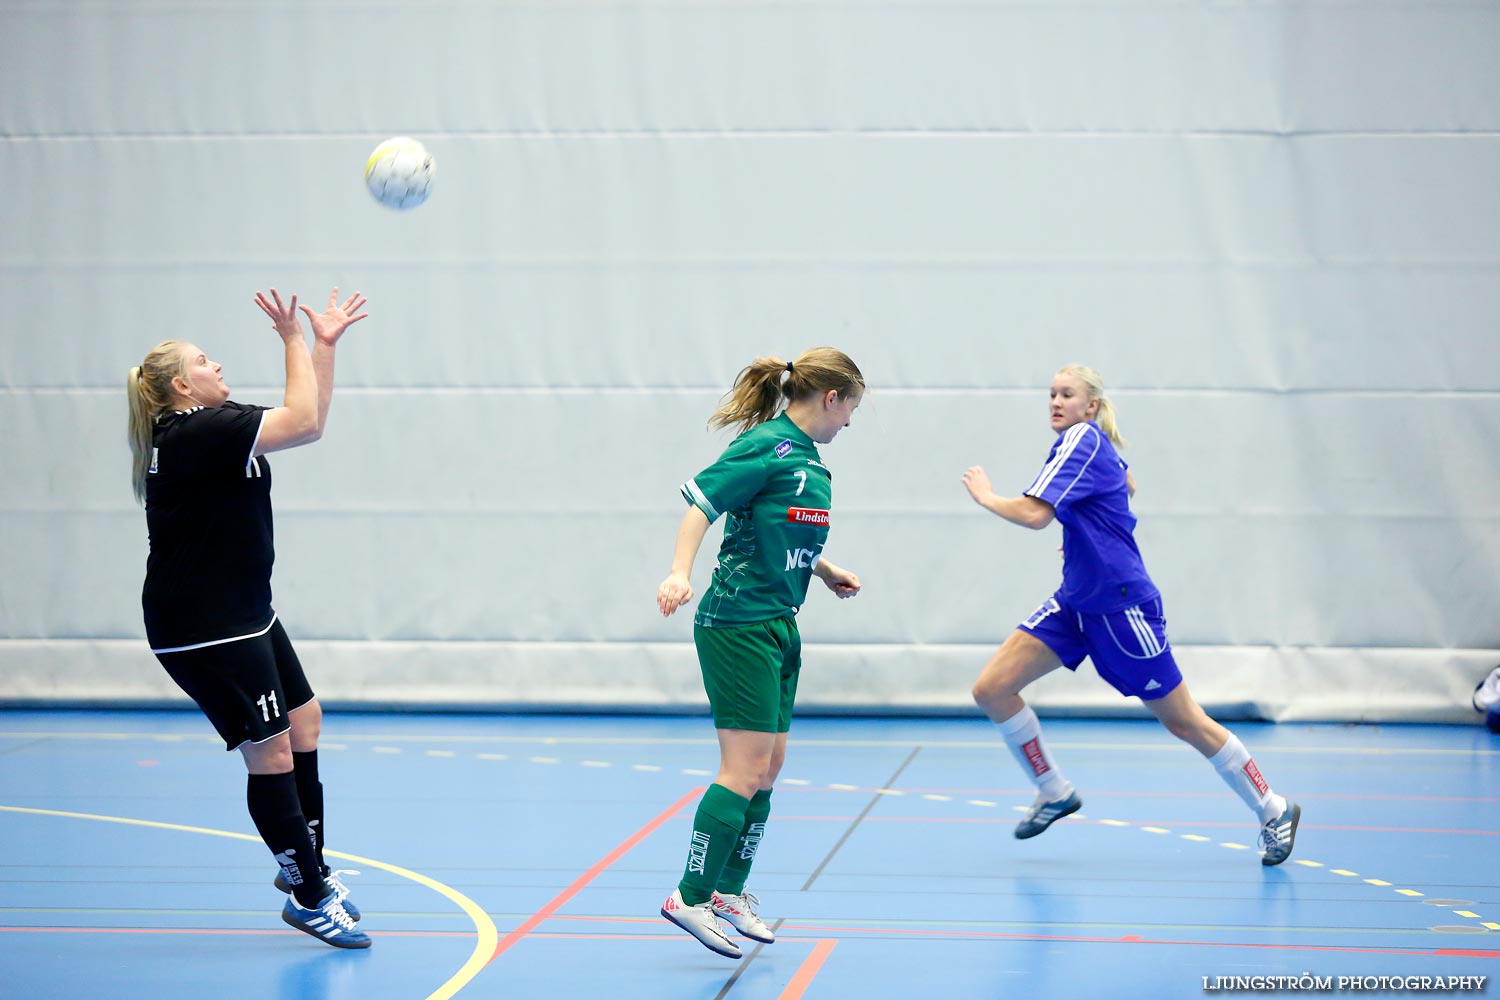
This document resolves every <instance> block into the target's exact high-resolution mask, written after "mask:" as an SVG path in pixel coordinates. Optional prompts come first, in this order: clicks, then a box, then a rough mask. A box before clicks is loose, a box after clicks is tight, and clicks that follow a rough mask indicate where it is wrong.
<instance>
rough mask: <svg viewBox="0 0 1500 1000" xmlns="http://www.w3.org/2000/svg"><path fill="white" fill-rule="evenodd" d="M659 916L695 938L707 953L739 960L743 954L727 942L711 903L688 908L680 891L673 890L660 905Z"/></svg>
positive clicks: (731, 943)
mask: <svg viewBox="0 0 1500 1000" xmlns="http://www.w3.org/2000/svg"><path fill="white" fill-rule="evenodd" d="M661 915H662V916H664V917H666V918H667V919H668V920H670V921H672V923H674V924H676V925H677V926H678V927H681V928H682V929H683V930H685V931H687V932H688V933H689V934H691V935H692V936H693V937H695V938H697V939H698V940H699V941H700V942H702V943H703V947H705V948H707V949H708V950H709V951H712V952H716V953H717V954H720V955H723V956H724V957H725V958H740V957H741V956H742V954H743V953H742V952H741V951H740V946H739V945H737V944H735V943H734V942H733V941H731V940H729V937H728V936H727V935H726V934H725V933H724V928H722V927H720V926H719V918H718V917H716V916H714V907H713V903H699V904H698V905H697V906H689V905H687V904H686V903H684V902H683V901H682V890H681V889H673V890H672V895H670V896H668V897H667V901H666V902H665V903H663V904H661Z"/></svg>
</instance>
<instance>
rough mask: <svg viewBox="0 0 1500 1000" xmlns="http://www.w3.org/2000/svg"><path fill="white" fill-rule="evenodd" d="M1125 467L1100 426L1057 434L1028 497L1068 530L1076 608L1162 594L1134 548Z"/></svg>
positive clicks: (1102, 607) (1068, 581)
mask: <svg viewBox="0 0 1500 1000" xmlns="http://www.w3.org/2000/svg"><path fill="white" fill-rule="evenodd" d="M1125 468H1126V466H1125V462H1124V461H1123V460H1122V459H1121V458H1120V455H1119V452H1117V451H1115V447H1114V445H1113V444H1111V443H1110V440H1109V437H1108V435H1106V434H1105V433H1104V432H1103V431H1101V430H1099V425H1098V424H1096V423H1094V422H1093V421H1088V422H1087V423H1077V424H1074V425H1073V426H1072V427H1069V428H1068V429H1067V430H1065V431H1063V432H1062V433H1061V434H1059V435H1058V438H1057V443H1055V444H1054V445H1053V446H1052V453H1051V454H1050V455H1048V456H1047V464H1046V465H1044V466H1042V471H1041V472H1040V473H1038V474H1037V477H1036V480H1035V481H1034V482H1033V483H1032V484H1031V485H1030V486H1028V487H1026V495H1027V496H1029V497H1036V498H1037V499H1038V500H1045V501H1046V502H1047V503H1049V504H1051V505H1052V507H1053V509H1054V510H1056V511H1057V519H1058V521H1060V522H1061V523H1062V526H1063V585H1062V593H1063V596H1064V597H1065V598H1067V601H1068V604H1069V605H1071V606H1072V607H1073V609H1074V610H1076V611H1084V612H1088V613H1089V614H1108V613H1109V612H1111V611H1120V610H1122V609H1124V608H1129V607H1134V606H1136V605H1139V604H1142V603H1144V602H1146V601H1149V600H1151V599H1152V598H1153V597H1156V596H1157V595H1158V591H1157V589H1156V584H1154V583H1152V582H1151V577H1150V576H1148V575H1147V574H1146V564H1145V563H1143V562H1142V561H1141V550H1140V549H1138V548H1136V544H1135V535H1134V534H1133V532H1134V531H1135V515H1134V514H1132V513H1130V489H1129V487H1127V486H1126V480H1125Z"/></svg>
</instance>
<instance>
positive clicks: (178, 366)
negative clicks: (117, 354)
mask: <svg viewBox="0 0 1500 1000" xmlns="http://www.w3.org/2000/svg"><path fill="white" fill-rule="evenodd" d="M179 347H180V344H179V343H178V342H177V341H175V340H164V341H162V342H161V343H160V344H157V345H156V346H155V347H153V348H151V350H150V352H149V353H147V355H146V359H145V360H144V361H142V362H141V363H140V364H139V365H137V366H136V367H134V368H132V369H130V374H128V375H127V376H125V398H126V401H127V402H128V403H129V408H130V420H129V427H128V430H127V436H128V438H129V440H130V455H131V459H132V461H131V477H130V482H131V486H132V487H133V488H134V490H135V499H136V502H137V503H139V504H141V505H142V506H144V505H145V503H146V470H147V469H149V468H150V467H151V428H152V427H154V426H155V424H156V418H157V417H159V416H161V415H162V414H163V413H165V412H166V411H167V410H169V409H171V407H172V400H173V398H174V396H173V392H172V379H173V378H175V377H177V376H178V375H181V374H182V373H183V368H184V366H183V362H182V352H181V351H180V350H179Z"/></svg>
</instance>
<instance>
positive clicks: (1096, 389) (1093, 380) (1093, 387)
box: [1057, 365, 1127, 448]
mask: <svg viewBox="0 0 1500 1000" xmlns="http://www.w3.org/2000/svg"><path fill="white" fill-rule="evenodd" d="M1057 374H1059V375H1067V376H1070V377H1072V378H1076V379H1077V380H1078V381H1080V382H1082V383H1083V384H1084V385H1085V386H1086V387H1087V388H1088V391H1089V399H1090V401H1098V403H1099V415H1098V416H1097V417H1095V422H1096V423H1098V424H1099V429H1100V430H1101V431H1103V432H1104V433H1105V434H1106V435H1108V437H1109V439H1110V441H1111V442H1113V444H1114V446H1115V447H1116V448H1124V447H1125V446H1126V444H1127V442H1126V441H1125V436H1124V435H1123V434H1121V433H1120V421H1119V418H1118V417H1116V416H1115V407H1114V404H1113V403H1111V402H1110V401H1109V397H1108V396H1106V395H1105V394H1104V379H1102V378H1100V377H1099V373H1098V372H1096V371H1094V369H1092V368H1090V367H1089V366H1088V365H1064V366H1063V367H1062V368H1060V369H1058V372H1057Z"/></svg>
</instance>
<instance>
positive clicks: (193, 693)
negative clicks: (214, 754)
mask: <svg viewBox="0 0 1500 1000" xmlns="http://www.w3.org/2000/svg"><path fill="white" fill-rule="evenodd" d="M156 658H157V659H158V660H160V661H161V665H162V666H163V667H165V668H166V669H167V674H168V675H169V676H170V677H171V678H172V680H174V681H176V682H177V686H178V687H180V688H182V690H183V691H184V692H186V693H187V696H188V697H189V698H192V699H193V700H194V701H195V702H197V703H198V707H199V708H201V709H203V714H204V715H206V716H208V721H209V722H212V723H213V726H214V728H215V729H217V730H218V731H219V735H220V736H222V737H223V738H224V748H225V749H226V750H238V749H239V748H240V747H241V746H242V745H243V744H245V743H264V742H265V741H266V740H269V739H271V738H272V737H275V736H278V735H280V734H281V733H284V732H286V731H287V730H289V729H290V728H291V723H289V722H288V721H287V715H288V714H289V713H291V712H293V711H295V710H297V709H299V708H301V707H302V706H303V705H306V704H307V703H308V702H310V701H312V700H313V691H312V688H311V687H310V686H308V683H307V677H306V675H304V674H303V673H302V663H301V662H300V661H299V660H298V659H297V653H296V651H295V650H293V649H292V641H291V640H290V639H288V638H287V637H286V630H285V629H283V628H282V627H281V622H280V621H279V620H277V621H273V622H272V623H271V626H270V627H269V628H268V629H266V631H264V632H262V633H261V634H260V635H252V636H247V637H246V638H243V639H234V640H231V641H230V642H220V643H215V644H214V645H211V646H200V647H198V648H197V649H184V650H182V651H181V652H177V653H157V654H156Z"/></svg>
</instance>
